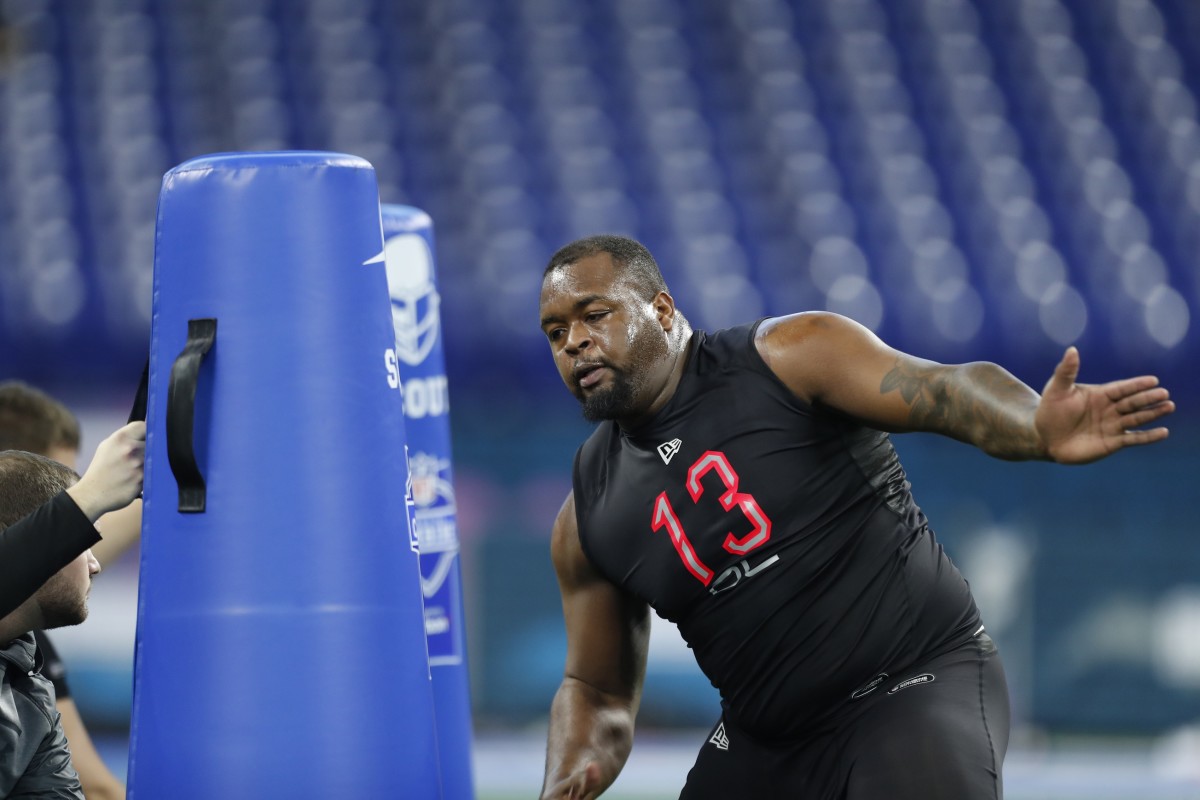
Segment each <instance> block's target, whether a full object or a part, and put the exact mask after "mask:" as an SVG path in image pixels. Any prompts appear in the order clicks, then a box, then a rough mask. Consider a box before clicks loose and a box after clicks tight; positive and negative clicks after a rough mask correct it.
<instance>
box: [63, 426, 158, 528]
mask: <svg viewBox="0 0 1200 800" xmlns="http://www.w3.org/2000/svg"><path fill="white" fill-rule="evenodd" d="M145 462H146V423H145V422H131V423H129V424H128V425H126V426H125V427H123V428H118V429H117V431H116V432H115V433H113V434H112V435H111V436H109V437H108V438H107V439H105V440H104V441H102V442H101V443H100V446H99V447H97V448H96V454H95V455H94V456H92V463H91V464H89V465H88V469H87V472H85V473H84V474H83V477H82V478H80V479H79V483H77V484H75V485H74V486H72V487H71V488H70V489H68V490H67V493H68V494H69V495H71V499H72V500H74V501H75V504H76V505H78V506H79V508H80V510H82V511H83V513H84V514H85V515H86V516H87V518H88V519H90V520H92V522H95V521H96V520H97V519H99V518H100V516H101V515H102V514H104V513H106V512H108V511H115V510H116V509H118V508H124V507H125V506H127V505H129V504H130V503H131V502H132V501H133V499H134V498H135V497H137V496H138V495H139V494H141V492H142V477H143V474H144V472H145Z"/></svg>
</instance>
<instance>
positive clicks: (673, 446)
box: [658, 439, 683, 464]
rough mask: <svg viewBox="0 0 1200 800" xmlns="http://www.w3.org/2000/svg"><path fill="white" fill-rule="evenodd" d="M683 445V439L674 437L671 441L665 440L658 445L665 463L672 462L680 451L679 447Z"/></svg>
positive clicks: (659, 453)
mask: <svg viewBox="0 0 1200 800" xmlns="http://www.w3.org/2000/svg"><path fill="white" fill-rule="evenodd" d="M682 446H683V440H682V439H672V440H671V441H669V442H663V443H662V444H660V445H659V446H658V456H659V458H661V459H662V460H663V463H664V464H670V463H671V459H672V458H674V457H675V454H676V453H678V452H679V448H680V447H682Z"/></svg>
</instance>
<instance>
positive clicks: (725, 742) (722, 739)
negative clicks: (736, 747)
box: [708, 722, 729, 750]
mask: <svg viewBox="0 0 1200 800" xmlns="http://www.w3.org/2000/svg"><path fill="white" fill-rule="evenodd" d="M708 740H709V741H710V742H712V743H713V744H715V745H716V746H717V749H718V750H728V749H729V737H728V736H726V735H725V723H724V722H721V723H718V724H717V729H716V730H715V731H713V735H712V736H710V737H708Z"/></svg>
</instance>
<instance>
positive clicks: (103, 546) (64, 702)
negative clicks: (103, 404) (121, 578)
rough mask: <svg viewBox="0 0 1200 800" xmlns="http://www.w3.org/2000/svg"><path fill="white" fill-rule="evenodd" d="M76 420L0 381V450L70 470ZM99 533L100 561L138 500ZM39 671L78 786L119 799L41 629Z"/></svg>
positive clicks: (91, 797)
mask: <svg viewBox="0 0 1200 800" xmlns="http://www.w3.org/2000/svg"><path fill="white" fill-rule="evenodd" d="M80 440H81V435H80V426H79V420H78V419H76V417H75V415H74V414H73V413H71V411H70V409H68V408H67V407H66V406H65V405H63V404H62V403H61V402H59V401H58V400H56V399H55V398H53V397H51V396H50V395H48V394H46V393H45V392H43V391H41V390H40V389H37V388H35V387H33V386H30V385H28V384H26V383H23V382H21V381H14V380H10V381H3V382H0V450H25V451H28V452H30V453H36V454H38V455H42V456H46V457H47V458H51V459H53V460H55V461H57V462H59V463H60V464H63V465H65V466H67V467H69V468H71V469H72V470H74V469H76V468H77V467H76V465H77V463H78V460H79V447H80ZM96 529H97V530H98V531H99V532H100V533H101V536H102V538H99V539H97V540H96V541H95V543H94V544H92V545H91V546H90V550H91V551H92V554H93V555H94V556H95V558H96V560H97V561H98V562H99V564H100V565H102V566H103V565H106V564H107V563H109V560H110V559H112V558H115V557H116V556H118V555H119V554H120V553H121V552H123V551H124V550H126V549H127V548H128V547H129V546H130V545H132V544H133V543H134V542H135V541H137V538H138V535H139V534H140V529H141V500H140V499H134V500H133V502H131V503H130V504H129V505H127V506H125V507H124V508H121V509H117V510H115V511H113V512H111V513H109V514H106V515H105V516H104V517H103V519H102V520H96ZM34 637H35V639H36V641H37V648H38V654H39V655H40V656H41V658H42V661H43V666H42V674H43V675H44V676H46V677H47V678H49V680H50V682H51V683H52V684H53V686H54V695H55V707H56V708H57V709H58V712H59V714H60V716H61V718H62V726H63V730H64V732H65V733H66V736H67V742H68V744H69V745H70V748H71V759H72V762H73V764H74V767H75V770H76V771H77V772H78V773H79V780H80V783H81V784H82V786H83V794H84V797H85V800H123V798H124V797H125V787H124V785H123V784H122V783H121V782H120V781H119V780H118V779H117V778H116V776H115V775H113V774H112V772H111V771H110V770H109V769H108V766H107V765H106V764H105V763H104V760H103V759H102V758H101V757H100V754H99V753H98V752H97V751H96V747H95V745H94V744H93V742H92V738H91V735H90V734H89V733H88V730H87V726H86V725H85V724H84V721H83V717H82V716H81V715H80V713H79V709H78V707H77V706H76V705H75V701H74V699H72V697H71V690H70V686H69V684H68V682H67V669H66V665H65V664H64V663H63V661H62V659H61V658H60V656H59V655H58V651H57V649H56V648H55V647H54V645H53V643H52V642H51V640H50V637H49V636H47V635H46V634H45V633H44V632H43V631H40V630H38V631H34Z"/></svg>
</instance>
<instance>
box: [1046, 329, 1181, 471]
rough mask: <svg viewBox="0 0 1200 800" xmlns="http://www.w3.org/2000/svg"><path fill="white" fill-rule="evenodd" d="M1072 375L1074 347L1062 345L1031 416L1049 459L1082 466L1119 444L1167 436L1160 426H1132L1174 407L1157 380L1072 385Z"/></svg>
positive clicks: (1076, 367) (1075, 356)
mask: <svg viewBox="0 0 1200 800" xmlns="http://www.w3.org/2000/svg"><path fill="white" fill-rule="evenodd" d="M1078 375H1079V351H1078V350H1076V349H1075V348H1074V347H1068V348H1067V352H1066V353H1064V354H1063V357H1062V361H1060V362H1059V363H1058V366H1057V367H1055V368H1054V374H1053V375H1052V376H1051V377H1050V380H1049V381H1048V382H1047V383H1046V388H1045V390H1043V392H1042V399H1041V402H1040V403H1039V404H1038V407H1037V411H1036V412H1035V414H1034V427H1035V428H1036V429H1037V433H1038V436H1039V437H1041V440H1042V445H1043V446H1044V447H1045V450H1046V455H1047V457H1048V458H1050V459H1051V460H1052V461H1057V462H1059V463H1060V464H1087V463H1089V462H1091V461H1096V460H1099V459H1101V458H1104V457H1105V456H1108V455H1111V454H1112V453H1115V452H1116V451H1118V450H1120V449H1121V448H1123V447H1129V446H1130V445H1140V444H1151V443H1152V442H1158V441H1161V440H1163V439H1165V438H1167V429H1166V428H1151V429H1149V430H1134V429H1135V428H1140V427H1141V426H1142V425H1146V424H1147V423H1150V422H1153V421H1155V420H1157V419H1160V418H1161V417H1164V416H1166V415H1167V414H1170V413H1171V412H1172V411H1174V410H1175V404H1174V403H1173V402H1171V400H1170V399H1169V397H1170V395H1169V393H1168V392H1167V390H1166V389H1164V388H1162V387H1161V386H1159V385H1158V378H1155V377H1153V376H1151V375H1142V376H1140V377H1137V378H1127V379H1125V380H1120V381H1113V382H1112V383H1105V384H1100V385H1091V384H1086V383H1076V382H1075V379H1076V377H1078Z"/></svg>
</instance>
